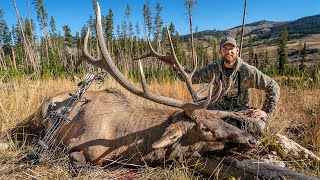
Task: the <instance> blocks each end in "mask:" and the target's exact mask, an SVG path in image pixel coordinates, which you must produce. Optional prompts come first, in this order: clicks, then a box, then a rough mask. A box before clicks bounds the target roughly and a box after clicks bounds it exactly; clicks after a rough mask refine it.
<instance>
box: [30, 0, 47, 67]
mask: <svg viewBox="0 0 320 180" xmlns="http://www.w3.org/2000/svg"><path fill="white" fill-rule="evenodd" d="M33 4H34V5H35V7H36V9H37V19H38V21H39V24H40V27H41V29H43V31H44V40H45V52H46V57H47V64H49V49H48V48H49V47H50V43H49V36H48V31H47V26H48V13H47V12H46V10H45V8H44V5H43V1H42V0H34V1H33Z"/></svg>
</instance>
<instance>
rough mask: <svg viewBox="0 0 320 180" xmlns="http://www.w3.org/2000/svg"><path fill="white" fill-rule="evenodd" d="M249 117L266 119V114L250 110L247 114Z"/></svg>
mask: <svg viewBox="0 0 320 180" xmlns="http://www.w3.org/2000/svg"><path fill="white" fill-rule="evenodd" d="M249 116H251V117H254V118H266V117H267V113H266V112H264V111H262V110H261V109H252V110H251V111H250V112H249Z"/></svg>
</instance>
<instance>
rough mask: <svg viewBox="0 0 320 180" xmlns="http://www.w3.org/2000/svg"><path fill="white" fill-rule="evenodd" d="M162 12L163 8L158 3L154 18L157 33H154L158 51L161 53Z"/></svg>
mask: <svg viewBox="0 0 320 180" xmlns="http://www.w3.org/2000/svg"><path fill="white" fill-rule="evenodd" d="M161 11H162V7H161V5H160V3H159V2H158V1H157V5H156V15H155V17H154V27H155V33H154V40H155V42H156V43H157V51H158V52H160V51H161V50H160V47H161V46H160V35H161V30H162V25H163V20H162V19H161V15H160V14H161Z"/></svg>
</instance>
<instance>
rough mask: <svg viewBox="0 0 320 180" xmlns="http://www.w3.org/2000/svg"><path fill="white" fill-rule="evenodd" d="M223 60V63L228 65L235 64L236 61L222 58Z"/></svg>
mask: <svg viewBox="0 0 320 180" xmlns="http://www.w3.org/2000/svg"><path fill="white" fill-rule="evenodd" d="M222 60H223V62H225V63H227V64H231V63H232V62H234V60H233V61H232V60H230V59H228V58H225V57H224V58H222Z"/></svg>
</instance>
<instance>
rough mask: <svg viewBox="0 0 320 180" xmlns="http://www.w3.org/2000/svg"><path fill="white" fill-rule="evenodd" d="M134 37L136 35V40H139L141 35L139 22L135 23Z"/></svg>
mask: <svg viewBox="0 0 320 180" xmlns="http://www.w3.org/2000/svg"><path fill="white" fill-rule="evenodd" d="M135 28H136V35H137V38H138V39H139V38H140V33H141V30H140V26H139V22H138V21H137V22H136V26H135Z"/></svg>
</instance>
